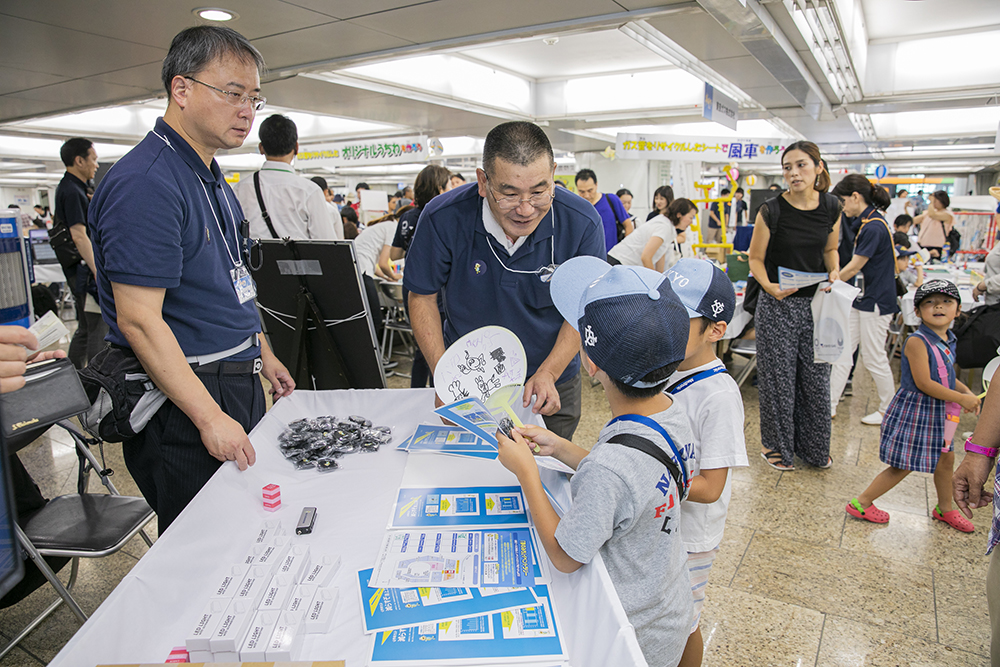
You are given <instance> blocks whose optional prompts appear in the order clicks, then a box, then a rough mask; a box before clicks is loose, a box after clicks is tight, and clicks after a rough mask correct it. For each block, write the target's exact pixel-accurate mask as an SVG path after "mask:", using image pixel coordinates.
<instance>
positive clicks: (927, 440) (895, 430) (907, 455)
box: [879, 389, 951, 472]
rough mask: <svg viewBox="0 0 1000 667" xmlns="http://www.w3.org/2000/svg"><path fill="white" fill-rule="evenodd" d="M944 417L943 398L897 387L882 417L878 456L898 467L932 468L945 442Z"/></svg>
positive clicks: (927, 469)
mask: <svg viewBox="0 0 1000 667" xmlns="http://www.w3.org/2000/svg"><path fill="white" fill-rule="evenodd" d="M944 420H945V402H944V401H940V400H938V399H936V398H931V397H930V396H928V395H927V394H925V393H924V392H922V391H909V390H907V389H900V390H899V391H898V392H896V395H895V396H893V397H892V401H891V402H890V403H889V407H888V408H887V409H886V411H885V416H884V417H883V418H882V437H881V440H880V442H879V458H880V459H881V460H882V462H883V463H886V464H888V465H891V466H892V467H894V468H899V469H901V470H912V471H913V472H934V468H935V467H937V463H938V459H939V458H941V449H942V447H944V446H945V442H944ZM948 447H949V451H950V447H951V443H948Z"/></svg>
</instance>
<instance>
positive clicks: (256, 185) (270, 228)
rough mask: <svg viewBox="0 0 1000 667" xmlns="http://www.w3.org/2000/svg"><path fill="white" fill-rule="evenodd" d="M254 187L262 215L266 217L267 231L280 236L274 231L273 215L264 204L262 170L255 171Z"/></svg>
mask: <svg viewBox="0 0 1000 667" xmlns="http://www.w3.org/2000/svg"><path fill="white" fill-rule="evenodd" d="M253 189H254V190H255V191H256V192H257V203H258V204H260V215H261V217H263V218H264V224H265V225H267V231H269V232H271V238H274V239H276V238H279V236H278V233H277V232H276V231H274V225H272V224H271V216H270V215H268V213H267V207H266V206H264V196H263V195H261V194H260V171H255V172H254V173H253Z"/></svg>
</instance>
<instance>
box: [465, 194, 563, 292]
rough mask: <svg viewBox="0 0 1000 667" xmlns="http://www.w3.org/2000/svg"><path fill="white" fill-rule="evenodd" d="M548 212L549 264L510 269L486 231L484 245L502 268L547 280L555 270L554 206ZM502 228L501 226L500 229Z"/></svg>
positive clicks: (553, 200) (543, 280)
mask: <svg viewBox="0 0 1000 667" xmlns="http://www.w3.org/2000/svg"><path fill="white" fill-rule="evenodd" d="M552 204H553V206H554V205H555V198H554V197H553V199H552ZM549 213H551V214H552V239H551V241H550V243H551V246H550V250H551V252H550V257H549V259H550V261H551V264H549V265H548V266H542V267H539V268H537V269H535V270H534V271H521V270H519V269H512V268H510V267H509V266H507V265H506V264H504V263H503V260H502V259H500V255H498V254H497V249H496V248H494V247H493V244H492V243H490V239H489V237H490V236H492V234H490V232H489V230H487V231H486V235H487V239H486V245H488V246H489V247H490V250H492V251H493V256H494V257H496V260H497V262H499V263H500V266H502V267H503V268H504V270H506V271H510V272H511V273H525V274H530V275H537V276H538V277H539V278H541V279H542V282H547V279H548V278H551V277H552V274H553V273H554V272H555V270H556V211H555V208H550V209H549ZM491 215H492V211H491ZM494 221H495V219H494ZM499 224H500V223H497V225H498V226H499ZM483 227H484V228H485V227H486V224H485V223H483ZM502 229H503V228H502V227H501V230H502ZM525 243H527V239H525Z"/></svg>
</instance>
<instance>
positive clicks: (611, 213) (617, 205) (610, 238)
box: [594, 194, 629, 250]
mask: <svg viewBox="0 0 1000 667" xmlns="http://www.w3.org/2000/svg"><path fill="white" fill-rule="evenodd" d="M594 208H595V209H597V214H598V215H599V216H601V221H602V222H603V223H604V244H605V250H611V249H612V248H614V247H615V245H617V243H618V221H619V220H621V221H622V222H625V221H626V220H628V219H629V214H628V212H627V211H626V210H625V206H624V205H623V204H622V200H621V199H619V198H618V196H617V195H613V194H605V195H603V196H602V197H601V198H600V199H598V200H597V203H596V204H594Z"/></svg>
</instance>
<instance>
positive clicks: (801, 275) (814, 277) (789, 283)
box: [778, 266, 830, 290]
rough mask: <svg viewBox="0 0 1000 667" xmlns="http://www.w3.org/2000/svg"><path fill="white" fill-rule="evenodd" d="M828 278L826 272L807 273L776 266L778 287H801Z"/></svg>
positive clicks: (784, 288)
mask: <svg viewBox="0 0 1000 667" xmlns="http://www.w3.org/2000/svg"><path fill="white" fill-rule="evenodd" d="M829 279H830V276H829V274H826V273H807V272H805V271H796V270H795V269H789V268H786V267H784V266H779V267H778V289H783V290H786V289H801V288H803V287H809V286H810V285H816V284H818V283H821V282H825V281H827V280H829Z"/></svg>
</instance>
